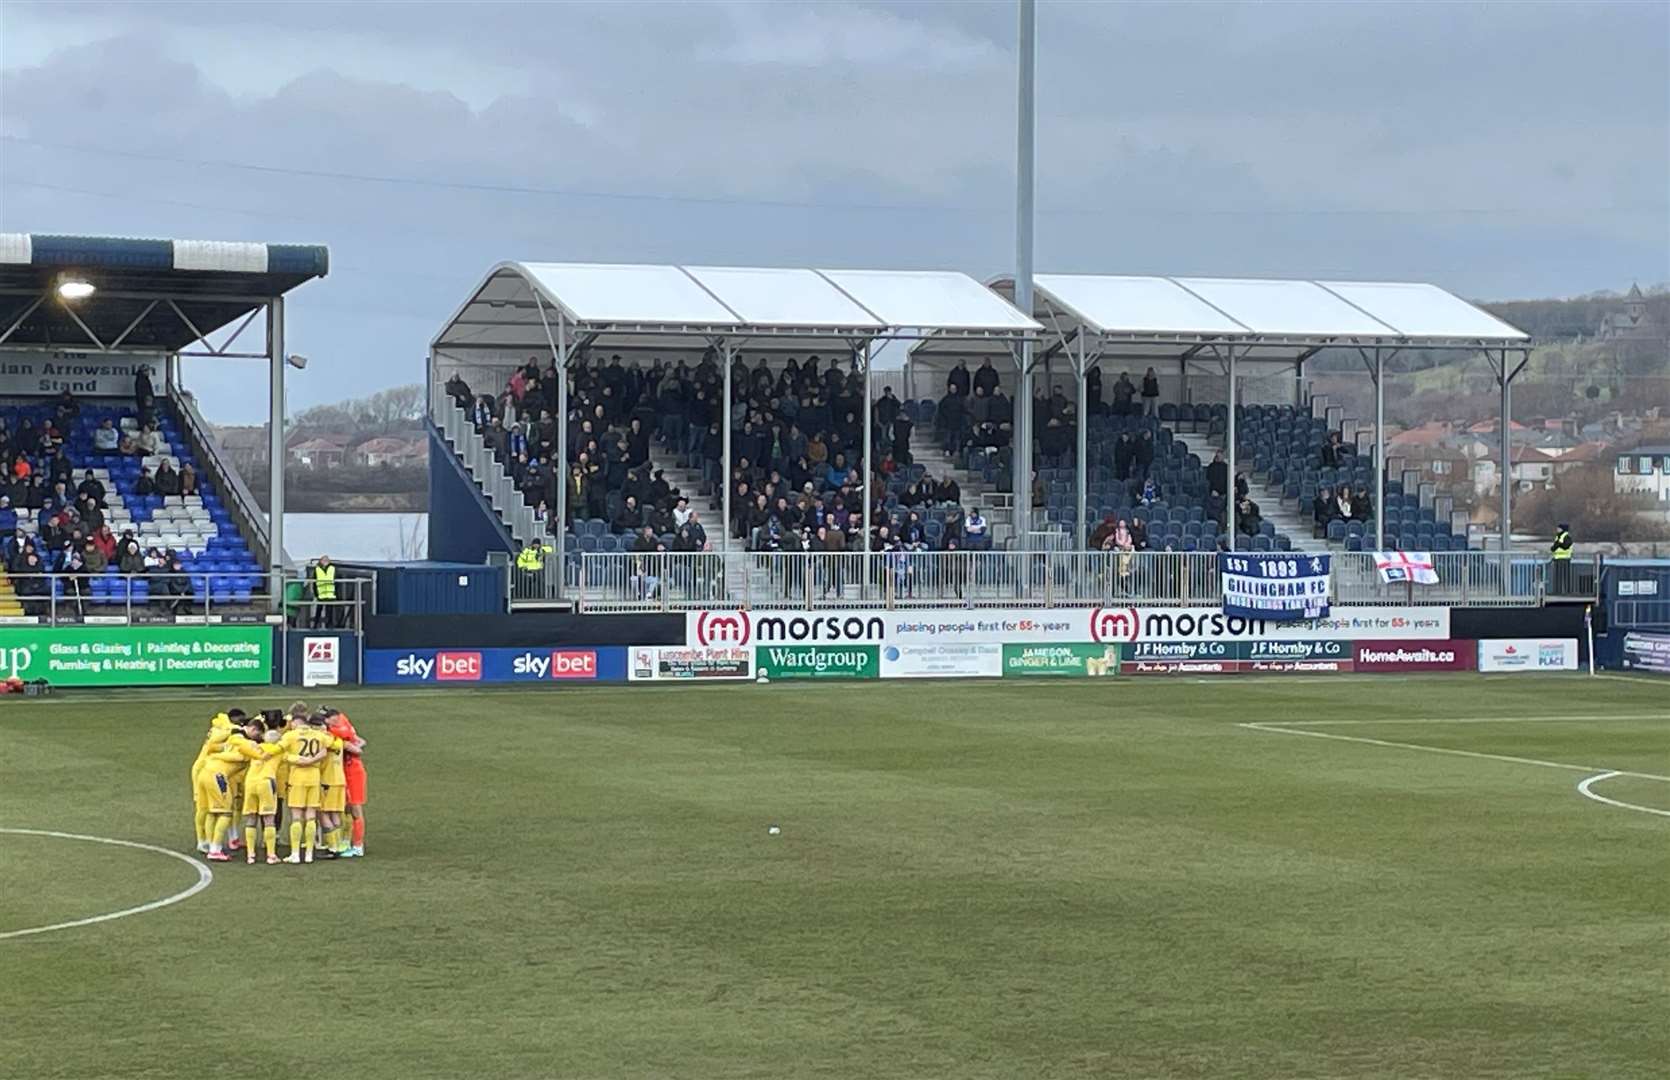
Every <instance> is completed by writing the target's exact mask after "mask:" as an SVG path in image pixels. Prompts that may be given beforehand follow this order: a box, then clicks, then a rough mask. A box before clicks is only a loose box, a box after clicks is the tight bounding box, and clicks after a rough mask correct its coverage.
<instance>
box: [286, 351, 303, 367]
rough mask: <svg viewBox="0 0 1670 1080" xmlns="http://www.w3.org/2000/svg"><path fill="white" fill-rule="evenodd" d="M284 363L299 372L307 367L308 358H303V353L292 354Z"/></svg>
mask: <svg viewBox="0 0 1670 1080" xmlns="http://www.w3.org/2000/svg"><path fill="white" fill-rule="evenodd" d="M284 362H285V363H286V364H289V365H290V366H291V367H293V368H295V369H296V370H297V371H301V370H302V369H303V368H305V367H307V357H305V356H303V355H302V354H301V353H291V354H290V355H289V356H286V357H285V358H284Z"/></svg>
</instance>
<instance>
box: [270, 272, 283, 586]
mask: <svg viewBox="0 0 1670 1080" xmlns="http://www.w3.org/2000/svg"><path fill="white" fill-rule="evenodd" d="M284 356H285V353H284V297H282V296H275V297H273V298H272V299H270V300H268V301H267V376H268V378H269V379H270V384H269V389H268V398H267V569H268V571H269V573H270V574H271V577H270V578H269V580H268V591H269V592H270V593H271V594H272V609H273V610H274V611H275V612H282V611H283V610H284V364H285V360H284Z"/></svg>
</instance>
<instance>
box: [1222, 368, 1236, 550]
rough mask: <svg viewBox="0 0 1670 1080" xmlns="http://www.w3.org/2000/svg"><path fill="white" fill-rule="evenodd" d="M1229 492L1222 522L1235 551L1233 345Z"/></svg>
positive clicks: (1230, 546) (1230, 386) (1230, 385)
mask: <svg viewBox="0 0 1670 1080" xmlns="http://www.w3.org/2000/svg"><path fill="white" fill-rule="evenodd" d="M1228 348H1229V490H1228V491H1226V492H1224V502H1225V503H1226V504H1227V505H1226V506H1225V507H1224V522H1225V524H1226V525H1228V526H1229V530H1228V531H1229V550H1231V551H1234V550H1235V497H1236V496H1235V477H1236V475H1237V474H1236V472H1235V345H1234V344H1233V343H1231V344H1230V345H1229V346H1228Z"/></svg>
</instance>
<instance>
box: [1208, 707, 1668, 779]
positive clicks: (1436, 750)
mask: <svg viewBox="0 0 1670 1080" xmlns="http://www.w3.org/2000/svg"><path fill="white" fill-rule="evenodd" d="M1235 726H1236V727H1238V728H1245V729H1246V730H1248V731H1262V732H1266V733H1268V734H1271V735H1299V736H1303V737H1305V738H1308V739H1333V740H1335V741H1337V742H1349V743H1362V744H1363V745H1365V746H1381V747H1386V748H1388V749H1392V750H1422V751H1425V752H1426V753H1429V754H1448V755H1450V756H1451V757H1464V758H1475V759H1478V760H1482V761H1506V762H1509V763H1510V764H1514V765H1535V766H1537V767H1538V768H1543V769H1564V770H1566V771H1567V772H1585V773H1609V774H1610V775H1612V776H1634V777H1637V778H1639V779H1642V780H1661V781H1664V782H1665V783H1670V776H1659V775H1657V774H1656V773H1644V772H1631V771H1630V770H1628V769H1608V768H1606V767H1605V766H1602V765H1573V764H1572V763H1570V762H1566V761H1543V760H1542V759H1541V758H1528V757H1515V756H1514V755H1512V754H1489V753H1485V752H1484V751H1482V750H1458V749H1456V748H1454V747H1451V746H1423V745H1421V744H1420V743H1406V742H1393V741H1392V740H1390V739H1371V738H1369V737H1368V736H1366V735H1340V734H1338V733H1336V732H1332V731H1301V730H1297V729H1295V728H1290V727H1278V726H1276V725H1274V724H1264V723H1258V722H1248V723H1241V724H1236V725H1235Z"/></svg>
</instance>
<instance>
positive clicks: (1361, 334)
mask: <svg viewBox="0 0 1670 1080" xmlns="http://www.w3.org/2000/svg"><path fill="white" fill-rule="evenodd" d="M995 287H996V288H998V289H1000V290H1001V289H1005V288H1009V289H1012V286H1011V285H1010V283H1009V282H1007V281H1002V282H999V283H997V285H996V286H995ZM1034 292H1035V295H1036V296H1037V298H1038V299H1039V301H1040V302H1041V303H1040V304H1039V305H1038V306H1039V307H1040V309H1041V310H1042V311H1043V313H1045V314H1049V312H1048V309H1049V308H1052V307H1053V308H1054V309H1056V311H1057V312H1059V313H1060V314H1064V315H1066V316H1068V317H1069V318H1070V319H1072V320H1073V321H1076V322H1078V323H1080V324H1081V325H1083V326H1084V327H1085V329H1087V330H1089V331H1090V332H1092V333H1095V334H1099V335H1103V336H1116V337H1117V336H1127V337H1140V336H1143V335H1167V336H1173V335H1182V336H1199V337H1228V338H1231V339H1235V338H1240V339H1248V338H1253V337H1259V338H1278V339H1290V340H1297V339H1320V340H1325V341H1328V342H1333V341H1335V339H1368V340H1370V341H1375V342H1382V343H1384V342H1387V341H1393V342H1397V343H1401V344H1409V345H1420V344H1422V343H1424V342H1454V343H1461V342H1491V343H1504V342H1520V341H1525V340H1527V337H1526V335H1525V334H1524V333H1522V332H1520V331H1519V330H1516V329H1515V328H1513V327H1512V326H1509V325H1508V324H1507V323H1505V322H1503V321H1502V320H1500V319H1498V318H1496V317H1495V316H1494V315H1491V314H1490V313H1489V312H1486V311H1482V310H1480V309H1479V308H1476V307H1474V306H1473V305H1472V304H1469V303H1467V302H1466V301H1465V300H1462V299H1461V298H1460V297H1457V296H1455V295H1454V294H1452V293H1449V292H1446V291H1445V290H1443V289H1440V288H1439V287H1438V286H1436V285H1427V284H1422V283H1414V282H1341V281H1285V280H1261V279H1252V278H1166V277H1118V276H1111V275H1101V274H1094V275H1093V274H1039V275H1038V276H1037V277H1036V278H1035V279H1034Z"/></svg>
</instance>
